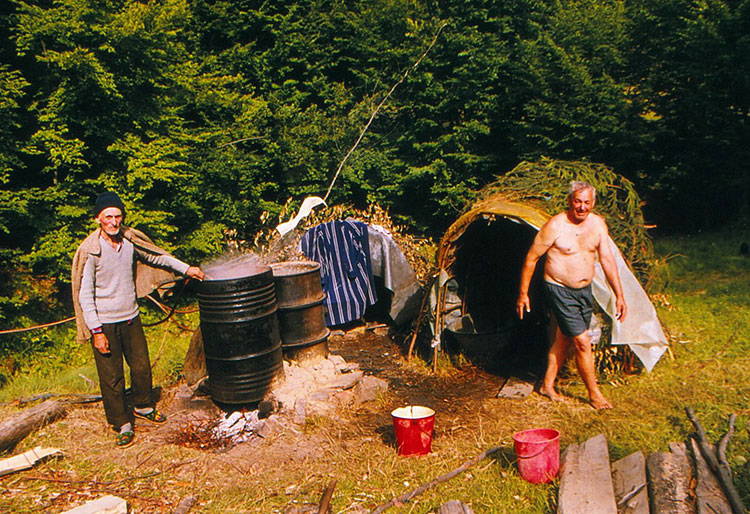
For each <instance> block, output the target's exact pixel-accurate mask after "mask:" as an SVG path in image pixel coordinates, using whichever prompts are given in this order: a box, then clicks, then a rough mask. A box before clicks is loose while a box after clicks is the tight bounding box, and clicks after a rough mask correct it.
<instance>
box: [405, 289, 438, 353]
mask: <svg viewBox="0 0 750 514" xmlns="http://www.w3.org/2000/svg"><path fill="white" fill-rule="evenodd" d="M435 280H437V275H435V276H434V277H433V278H432V280H430V282H429V285H428V286H427V288H426V289H425V291H424V294H423V295H422V303H421V305H420V306H419V316H417V324H416V326H415V327H414V334H412V336H411V342H410V343H409V352H408V353H407V354H406V362H409V360H411V355H412V352H413V351H414V345H415V344H416V342H417V336H418V335H419V330H420V328H421V326H422V317H423V316H424V310H425V304H426V303H427V299H428V298H429V297H430V291H432V285H433V284H434V283H435Z"/></svg>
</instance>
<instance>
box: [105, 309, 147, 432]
mask: <svg viewBox="0 0 750 514" xmlns="http://www.w3.org/2000/svg"><path fill="white" fill-rule="evenodd" d="M102 332H104V335H105V336H107V340H108V341H109V350H110V353H108V354H102V353H100V352H99V350H97V349H96V348H94V360H95V361H96V372H97V373H98V374H99V388H100V389H101V392H102V402H103V403H104V412H105V414H106V415H107V422H108V423H109V424H110V425H112V426H113V427H114V428H115V429H119V428H120V427H121V426H122V425H124V424H125V423H128V422H132V421H133V416H132V412H131V411H130V410H129V409H128V406H127V401H126V399H125V372H124V369H123V363H122V358H123V357H125V360H126V361H127V363H128V366H130V385H131V388H132V390H133V405H134V406H135V407H138V408H146V407H151V406H152V405H153V404H152V402H151V362H150V361H149V358H148V345H147V344H146V337H145V336H144V334H143V325H142V324H141V317H140V316H136V317H135V318H134V319H133V320H131V321H130V322H127V321H122V322H120V323H107V324H104V325H102ZM92 347H93V344H92Z"/></svg>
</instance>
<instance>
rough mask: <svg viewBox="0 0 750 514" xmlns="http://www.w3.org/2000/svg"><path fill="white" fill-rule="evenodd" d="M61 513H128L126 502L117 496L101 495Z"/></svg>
mask: <svg viewBox="0 0 750 514" xmlns="http://www.w3.org/2000/svg"><path fill="white" fill-rule="evenodd" d="M62 514H128V504H127V502H126V501H125V500H123V499H122V498H118V497H117V496H111V495H110V496H103V497H101V498H99V499H97V500H93V501H90V502H88V503H84V504H83V505H81V506H80V507H76V508H74V509H70V510H66V511H65V512H63V513H62Z"/></svg>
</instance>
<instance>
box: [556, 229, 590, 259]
mask: <svg viewBox="0 0 750 514" xmlns="http://www.w3.org/2000/svg"><path fill="white" fill-rule="evenodd" d="M552 249H553V250H554V251H555V252H556V253H559V254H560V255H580V254H589V253H594V252H595V251H596V237H595V236H594V234H592V233H591V232H589V231H575V230H567V231H565V232H563V233H561V234H560V235H559V236H558V237H557V238H556V239H555V242H554V244H553V245H552Z"/></svg>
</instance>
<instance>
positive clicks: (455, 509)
mask: <svg viewBox="0 0 750 514" xmlns="http://www.w3.org/2000/svg"><path fill="white" fill-rule="evenodd" d="M438 514H474V511H473V510H471V507H469V506H468V505H466V504H465V503H464V502H462V501H458V500H451V501H449V502H446V503H444V504H442V505H441V506H440V508H439V509H438Z"/></svg>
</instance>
